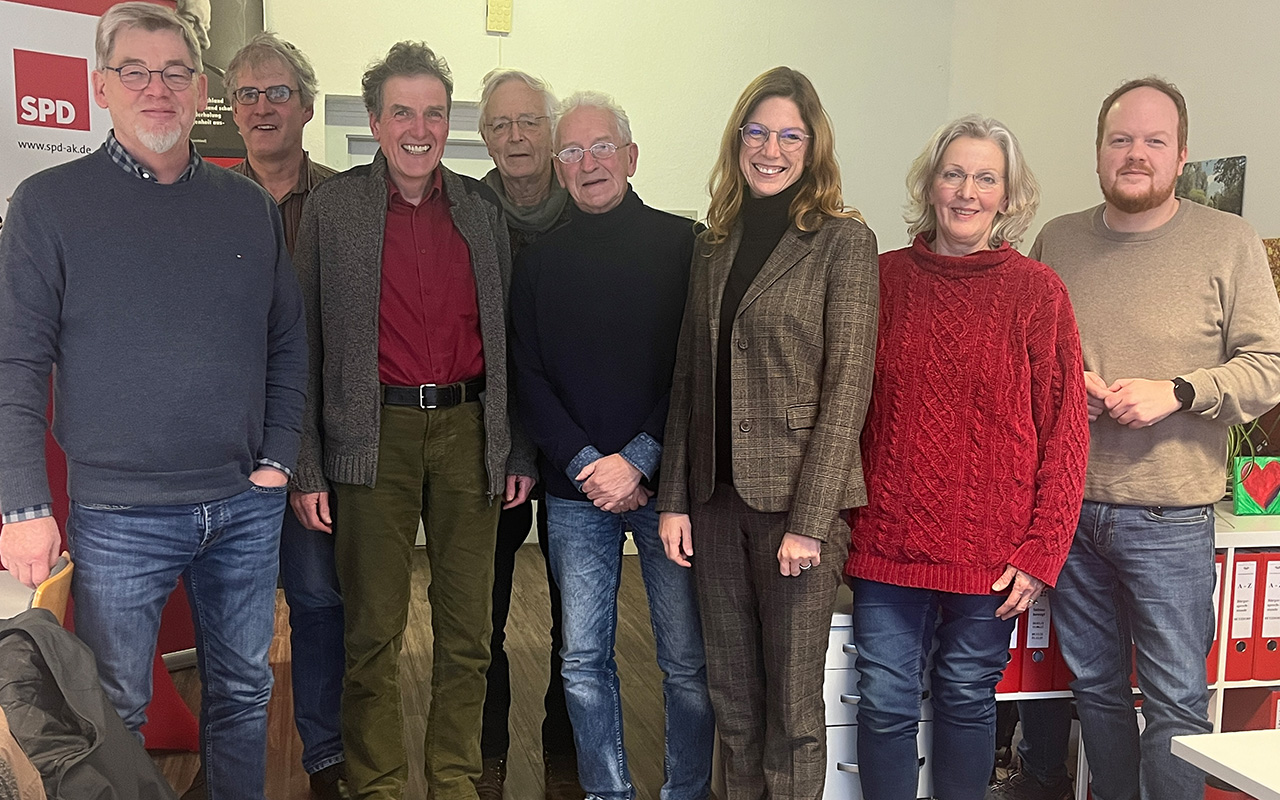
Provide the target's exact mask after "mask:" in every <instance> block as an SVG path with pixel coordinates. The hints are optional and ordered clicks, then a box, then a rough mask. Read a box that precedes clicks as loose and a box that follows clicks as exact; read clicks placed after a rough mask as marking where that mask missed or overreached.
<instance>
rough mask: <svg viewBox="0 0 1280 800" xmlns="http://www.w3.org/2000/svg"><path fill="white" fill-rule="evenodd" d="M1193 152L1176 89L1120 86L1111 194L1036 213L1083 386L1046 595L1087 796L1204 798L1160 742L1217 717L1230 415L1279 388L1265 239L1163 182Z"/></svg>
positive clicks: (1110, 129) (1106, 144)
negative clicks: (1088, 775)
mask: <svg viewBox="0 0 1280 800" xmlns="http://www.w3.org/2000/svg"><path fill="white" fill-rule="evenodd" d="M1186 158H1187V111H1186V103H1185V101H1184V100H1183V97H1182V94H1181V93H1180V92H1179V91H1178V90H1177V89H1176V88H1175V87H1174V86H1172V85H1171V84H1168V83H1166V82H1164V81H1162V80H1159V79H1156V78H1145V79H1141V80H1135V81H1129V82H1128V83H1125V84H1124V85H1122V86H1121V87H1120V88H1118V89H1116V91H1114V92H1112V93H1111V95H1110V96H1109V97H1107V99H1106V100H1105V101H1104V102H1103V104H1102V111H1101V113H1100V114H1099V117H1098V140H1097V171H1098V179H1099V182H1100V183H1101V186H1102V193H1103V196H1104V197H1105V199H1106V202H1105V203H1103V204H1102V205H1100V206H1097V207H1095V208H1092V209H1088V210H1086V211H1081V212H1078V213H1075V214H1068V215H1066V216H1063V217H1059V218H1058V219H1055V220H1053V221H1051V222H1049V223H1048V224H1047V225H1046V226H1045V227H1044V230H1043V231H1041V233H1040V236H1039V238H1038V239H1037V241H1036V243H1035V245H1034V246H1033V247H1032V250H1031V256H1032V257H1033V258H1037V259H1039V260H1041V261H1043V262H1045V263H1047V264H1049V265H1050V266H1052V267H1053V268H1054V269H1055V270H1057V272H1058V274H1059V275H1061V276H1062V279H1063V281H1064V282H1065V283H1066V285H1067V288H1068V290H1069V291H1070V293H1071V302H1072V305H1073V306H1074V307H1075V312H1076V318H1077V322H1078V323H1079V327H1080V339H1081V344H1082V347H1083V352H1084V365H1085V370H1086V372H1085V379H1086V380H1085V382H1086V385H1087V388H1088V392H1089V412H1090V413H1089V416H1090V420H1091V425H1090V431H1091V437H1092V441H1091V446H1090V452H1089V472H1088V478H1087V481H1086V485H1085V501H1084V507H1083V509H1082V511H1081V516H1080V524H1079V527H1078V528H1077V529H1076V539H1075V542H1074V544H1073V545H1072V548H1071V554H1070V556H1069V557H1068V559H1067V563H1066V566H1065V567H1064V568H1063V571H1062V575H1061V577H1060V578H1059V581H1058V587H1057V591H1056V592H1055V593H1054V596H1053V606H1054V624H1055V625H1056V626H1057V629H1058V634H1059V635H1058V638H1059V641H1060V642H1061V643H1062V650H1063V654H1064V655H1065V656H1066V660H1067V664H1068V666H1070V667H1071V671H1072V672H1073V673H1074V674H1075V676H1076V679H1075V681H1074V682H1073V683H1072V684H1071V688H1072V690H1073V691H1074V692H1075V695H1076V700H1077V703H1078V708H1079V715H1080V723H1081V726H1082V728H1083V730H1084V737H1085V744H1086V747H1087V748H1088V751H1087V752H1088V756H1089V765H1090V767H1091V768H1092V770H1093V796H1094V797H1095V798H1097V799H1098V800H1132V799H1133V798H1138V797H1141V798H1143V800H1183V799H1184V798H1185V800H1191V799H1192V798H1201V797H1203V796H1204V781H1203V774H1202V773H1201V772H1200V771H1199V770H1197V769H1195V768H1194V767H1192V766H1190V765H1189V764H1187V763H1185V762H1183V761H1181V760H1180V759H1178V758H1176V757H1175V756H1173V755H1171V754H1170V752H1169V739H1170V737H1172V736H1175V735H1179V734H1184V733H1200V732H1204V731H1208V730H1210V724H1209V722H1208V693H1207V691H1206V689H1205V687H1206V683H1207V681H1206V674H1205V657H1206V655H1207V653H1208V651H1209V646H1210V644H1211V642H1212V641H1213V635H1214V631H1213V627H1214V612H1213V608H1212V595H1213V585H1214V566H1213V550H1214V546H1213V537H1214V532H1213V503H1214V502H1215V501H1217V500H1219V499H1221V497H1222V494H1223V489H1224V486H1225V472H1224V464H1225V463H1226V455H1227V427H1228V426H1230V425H1234V424H1237V423H1240V422H1244V421H1246V420H1249V419H1252V418H1254V417H1257V416H1259V415H1260V414H1262V413H1263V412H1265V411H1266V410H1267V409H1269V408H1271V407H1272V406H1273V405H1275V404H1276V402H1277V401H1280V301H1278V300H1277V297H1276V291H1275V288H1274V286H1273V284H1272V281H1271V275H1270V273H1269V271H1268V268H1267V259H1266V254H1265V251H1264V249H1263V246H1262V242H1261V240H1260V239H1259V238H1258V235H1257V234H1256V233H1254V231H1253V229H1252V228H1251V227H1250V226H1249V225H1248V223H1246V222H1245V221H1244V220H1242V219H1240V218H1239V217H1236V216H1232V215H1230V214H1225V213H1223V212H1220V211H1215V210H1213V209H1210V208H1207V207H1205V206H1200V205H1196V204H1195V203H1192V202H1189V201H1180V200H1179V199H1178V198H1176V197H1175V196H1174V194H1173V189H1174V184H1175V182H1176V180H1177V177H1178V174H1179V173H1180V172H1181V171H1182V166H1183V164H1184V163H1185V162H1186ZM1130 637H1132V640H1133V642H1134V643H1135V644H1136V645H1137V668H1138V682H1139V685H1140V687H1141V689H1142V692H1143V695H1144V696H1145V698H1146V700H1145V703H1144V705H1143V715H1144V716H1145V718H1146V730H1145V732H1144V733H1143V734H1142V737H1141V741H1140V740H1139V735H1138V726H1137V720H1136V716H1135V714H1134V709H1133V696H1132V693H1131V690H1130V686H1129V670H1130V658H1131V656H1130V653H1131V650H1130Z"/></svg>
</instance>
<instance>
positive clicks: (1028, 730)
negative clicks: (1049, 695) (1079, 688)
mask: <svg viewBox="0 0 1280 800" xmlns="http://www.w3.org/2000/svg"><path fill="white" fill-rule="evenodd" d="M1018 719H1019V720H1021V721H1022V741H1021V742H1020V743H1019V744H1018V760H1019V761H1021V762H1022V771H1023V772H1026V773H1029V774H1030V775H1031V777H1033V778H1035V779H1036V780H1037V781H1039V782H1040V783H1042V784H1044V785H1045V786H1056V785H1057V784H1059V783H1061V782H1062V781H1065V780H1066V779H1067V777H1068V775H1067V749H1068V747H1070V745H1071V699H1070V698H1067V697H1060V698H1057V699H1054V700H1019V701H1018Z"/></svg>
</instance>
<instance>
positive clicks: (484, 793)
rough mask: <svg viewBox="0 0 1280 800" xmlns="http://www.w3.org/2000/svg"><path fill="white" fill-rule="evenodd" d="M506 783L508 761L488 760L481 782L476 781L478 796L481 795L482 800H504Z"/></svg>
mask: <svg viewBox="0 0 1280 800" xmlns="http://www.w3.org/2000/svg"><path fill="white" fill-rule="evenodd" d="M506 781H507V760H506V759H505V758H486V759H485V760H484V768H483V769H482V770H481V771H480V780H478V781H476V794H478V795H480V800H502V784H504V783H506Z"/></svg>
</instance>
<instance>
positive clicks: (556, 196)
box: [484, 168, 569, 233]
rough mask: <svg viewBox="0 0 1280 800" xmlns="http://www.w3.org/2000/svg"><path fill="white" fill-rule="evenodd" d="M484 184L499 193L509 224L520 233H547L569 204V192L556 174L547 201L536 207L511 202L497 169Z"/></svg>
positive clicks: (486, 178)
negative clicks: (565, 205) (557, 178)
mask: <svg viewBox="0 0 1280 800" xmlns="http://www.w3.org/2000/svg"><path fill="white" fill-rule="evenodd" d="M484 182H485V183H486V184H488V186H489V188H490V189H492V190H494V191H495V192H497V193H498V199H500V200H502V210H503V211H505V212H506V214H507V224H508V225H510V226H511V227H513V228H515V229H516V230H520V231H531V232H533V233H545V232H546V231H547V230H548V229H549V228H550V227H551V226H552V225H555V224H556V221H557V220H559V219H560V214H561V213H562V212H563V211H564V204H565V203H567V202H569V192H568V191H567V190H566V189H565V188H564V187H563V186H561V185H560V182H559V181H557V180H556V175H555V173H554V172H552V173H551V193H550V194H549V195H547V199H546V200H543V201H542V202H541V203H539V204H538V205H536V206H518V205H516V204H515V203H513V202H511V200H510V199H508V198H507V191H506V189H505V188H503V186H502V176H501V175H499V174H498V170H497V169H496V168H495V169H491V170H489V173H488V174H487V175H485V176H484Z"/></svg>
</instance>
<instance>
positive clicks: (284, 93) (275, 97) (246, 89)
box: [235, 84, 298, 106]
mask: <svg viewBox="0 0 1280 800" xmlns="http://www.w3.org/2000/svg"><path fill="white" fill-rule="evenodd" d="M297 91H298V90H297V89H294V88H293V87H291V86H285V85H284V84H280V85H278V86H268V87H267V88H265V89H259V88H257V87H256V86H241V87H240V88H239V89H236V94H235V98H236V102H237V103H239V104H240V105H242V106H251V105H255V104H256V103H257V102H258V98H259V97H263V96H265V97H266V98H267V102H268V103H272V104H273V105H277V106H278V105H283V104H284V103H287V102H289V98H290V97H293V95H294V93H295V92H297Z"/></svg>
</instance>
